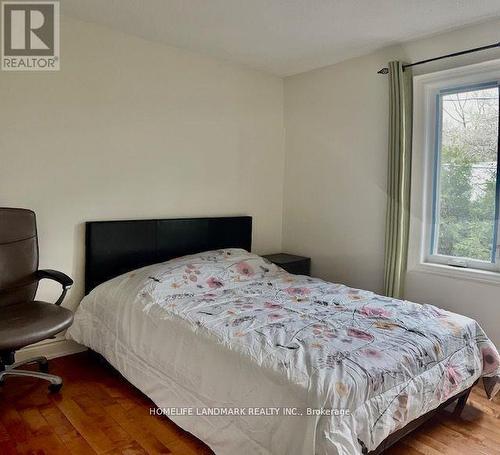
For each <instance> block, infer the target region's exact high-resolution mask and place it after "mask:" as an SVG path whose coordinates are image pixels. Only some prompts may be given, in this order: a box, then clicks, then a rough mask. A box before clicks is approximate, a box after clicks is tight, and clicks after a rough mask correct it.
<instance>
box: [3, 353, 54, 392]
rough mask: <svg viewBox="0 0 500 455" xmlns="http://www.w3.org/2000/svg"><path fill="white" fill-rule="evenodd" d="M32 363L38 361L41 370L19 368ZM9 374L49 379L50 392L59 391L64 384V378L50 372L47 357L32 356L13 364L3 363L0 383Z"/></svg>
mask: <svg viewBox="0 0 500 455" xmlns="http://www.w3.org/2000/svg"><path fill="white" fill-rule="evenodd" d="M32 363H37V364H38V368H39V370H40V371H31V370H18V368H19V367H22V366H25V365H29V364H32ZM8 376H24V377H31V378H38V379H44V380H45V381H49V382H50V384H49V392H53V393H55V392H59V390H61V387H62V385H63V381H62V378H61V377H60V376H56V375H55V374H49V361H48V360H47V358H46V357H42V356H40V357H32V358H31V359H26V360H23V361H21V362H15V363H12V364H11V365H3V370H1V371H0V385H2V384H3V382H4V380H5V378H6V377H8Z"/></svg>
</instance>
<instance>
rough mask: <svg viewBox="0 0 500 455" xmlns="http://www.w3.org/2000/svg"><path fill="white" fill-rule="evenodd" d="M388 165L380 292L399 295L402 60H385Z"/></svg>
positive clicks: (404, 247)
mask: <svg viewBox="0 0 500 455" xmlns="http://www.w3.org/2000/svg"><path fill="white" fill-rule="evenodd" d="M389 91H390V109H389V166H388V176H387V218H386V230H385V261H384V292H385V294H386V295H387V296H389V297H395V298H402V297H403V292H404V280H405V275H406V262H407V257H408V232H409V225H410V177H411V140H412V138H411V130H412V77H411V71H410V70H409V69H407V70H405V71H403V63H401V62H390V63H389Z"/></svg>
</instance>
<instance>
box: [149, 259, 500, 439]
mask: <svg viewBox="0 0 500 455" xmlns="http://www.w3.org/2000/svg"><path fill="white" fill-rule="evenodd" d="M140 297H143V298H145V299H147V300H148V301H150V302H153V303H151V304H150V305H149V306H147V307H146V309H145V311H150V310H151V308H152V307H160V308H161V309H162V312H161V314H162V317H168V318H178V319H182V320H184V321H185V322H187V323H188V324H189V325H190V327H192V329H193V330H196V331H197V332H199V333H200V334H201V335H204V336H208V337H212V338H214V337H215V339H216V340H217V341H218V342H220V343H221V344H223V345H224V346H226V347H227V348H228V349H233V350H236V351H239V352H240V353H243V354H244V355H246V356H248V357H250V358H251V359H252V360H253V361H255V362H256V363H258V364H259V365H261V366H265V367H268V368H269V369H270V370H272V371H274V372H275V373H276V374H280V375H286V377H287V378H289V380H291V381H293V382H295V383H296V384H297V385H300V386H303V387H305V388H307V390H308V392H309V393H310V394H311V400H312V401H313V402H314V403H319V405H320V406H323V407H328V408H347V409H349V410H350V412H351V415H352V416H353V419H355V420H356V422H357V423H356V425H357V430H356V433H355V434H354V432H353V434H352V437H355V436H356V437H358V438H359V439H360V440H361V441H363V444H365V445H366V446H367V447H376V445H377V444H378V443H380V442H381V441H382V440H383V439H384V438H385V437H386V436H387V435H388V434H390V433H392V432H393V431H395V430H397V429H398V428H401V427H403V426H404V425H406V423H408V422H409V421H411V420H413V419H415V418H417V417H418V416H420V415H422V414H424V413H425V412H428V411H430V410H431V409H433V408H435V407H437V406H438V405H439V404H440V403H442V402H444V401H446V400H447V399H448V398H450V397H451V396H453V395H455V394H457V393H458V392H460V391H462V390H464V389H466V388H468V387H470V386H471V385H472V384H473V383H474V382H475V381H476V380H477V379H478V378H479V377H482V376H483V377H485V378H487V379H486V380H485V387H486V389H487V392H488V394H489V395H490V396H491V395H494V394H495V393H496V392H497V390H496V389H498V385H499V383H500V380H499V379H500V357H499V354H498V352H497V350H496V348H495V346H494V345H493V343H492V342H491V341H490V340H489V339H488V338H487V336H486V335H485V333H484V332H483V330H482V329H481V327H480V326H479V324H478V323H477V322H476V321H474V320H472V319H470V318H468V317H465V316H462V315H458V314H455V313H451V312H448V311H445V310H442V309H439V308H436V307H434V306H431V305H420V304H417V303H412V302H408V301H402V300H396V299H392V298H387V297H383V296H380V295H377V294H375V293H373V292H369V291H364V290H359V289H353V288H350V287H347V286H345V285H342V284H334V283H328V282H325V281H322V280H320V279H316V278H310V277H306V276H297V275H291V274H289V273H287V272H285V271H284V270H282V269H280V268H279V267H277V266H276V265H273V264H271V263H269V262H268V261H266V260H264V259H263V258H261V257H259V256H256V255H254V254H251V253H248V252H246V251H244V250H238V249H229V250H219V251H210V252H206V253H202V254H199V255H193V256H186V257H184V258H179V259H176V260H173V261H168V262H165V263H163V264H159V265H157V266H155V268H154V273H152V274H151V275H150V276H149V278H148V280H147V282H146V283H145V284H144V286H143V288H142V291H141V293H140ZM335 424H336V423H335V422H334V423H332V425H335ZM346 431H347V430H346ZM353 431H354V430H353Z"/></svg>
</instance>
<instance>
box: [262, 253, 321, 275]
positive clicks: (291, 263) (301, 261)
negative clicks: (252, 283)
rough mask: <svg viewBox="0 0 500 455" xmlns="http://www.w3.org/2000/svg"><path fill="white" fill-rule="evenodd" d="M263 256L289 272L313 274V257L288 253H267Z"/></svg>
mask: <svg viewBox="0 0 500 455" xmlns="http://www.w3.org/2000/svg"><path fill="white" fill-rule="evenodd" d="M263 257H264V258H266V259H267V260H268V261H270V262H272V263H273V264H276V265H278V266H279V267H281V268H282V269H285V270H286V271H287V272H288V273H294V274H295V275H308V276H309V275H310V274H311V258H306V257H304V256H295V255H293V254H287V253H278V254H266V255H264V256H263Z"/></svg>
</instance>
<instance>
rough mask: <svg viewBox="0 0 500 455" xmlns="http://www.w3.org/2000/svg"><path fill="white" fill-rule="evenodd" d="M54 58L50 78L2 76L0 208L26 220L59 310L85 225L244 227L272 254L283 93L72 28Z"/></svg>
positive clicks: (143, 44) (235, 72)
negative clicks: (30, 217)
mask: <svg viewBox="0 0 500 455" xmlns="http://www.w3.org/2000/svg"><path fill="white" fill-rule="evenodd" d="M61 54H62V56H61V71H59V72H53V73H41V72H36V73H26V72H25V73H21V72H17V73H11V72H0V125H1V133H0V206H3V205H5V206H19V207H29V208H32V209H34V210H35V211H36V213H37V217H38V228H39V237H40V238H39V240H40V253H41V255H40V266H41V267H50V268H55V269H59V270H62V271H64V272H66V273H68V274H69V275H71V276H72V277H73V278H74V279H75V286H74V289H73V290H72V291H71V293H70V294H69V297H68V299H67V301H66V305H67V306H69V307H71V308H75V306H76V305H77V303H78V302H79V300H80V299H81V297H82V294H83V264H84V258H83V253H84V251H83V235H84V226H83V224H82V223H84V222H85V221H87V220H104V219H124V218H150V217H165V218H169V217H183V216H206V215H238V214H243V215H252V216H253V217H254V249H255V251H256V252H273V251H279V250H280V248H281V236H282V212H283V209H282V203H283V188H282V187H283V172H284V148H283V140H284V132H283V82H282V80H281V79H279V78H277V77H274V76H270V75H266V74H264V73H260V72H257V71H253V70H249V69H246V68H243V67H239V66H235V65H231V64H228V63H225V62H221V61H217V60H214V59H210V58H206V57H203V56H199V55H197V54H193V53H189V52H185V51H181V50H178V49H175V48H170V47H166V46H164V45H160V44H155V43H151V42H147V41H144V40H142V39H139V38H135V37H132V36H128V35H124V34H121V33H118V32H114V31H111V30H109V29H106V28H104V27H100V26H97V25H92V24H88V23H84V22H79V21H75V20H72V19H69V18H62V24H61ZM56 289H57V287H52V286H51V287H50V288H49V286H48V285H47V284H44V285H43V287H42V289H41V292H40V297H42V298H52V297H53V296H55V295H56Z"/></svg>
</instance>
